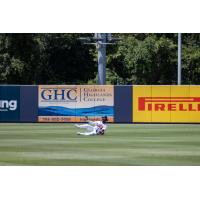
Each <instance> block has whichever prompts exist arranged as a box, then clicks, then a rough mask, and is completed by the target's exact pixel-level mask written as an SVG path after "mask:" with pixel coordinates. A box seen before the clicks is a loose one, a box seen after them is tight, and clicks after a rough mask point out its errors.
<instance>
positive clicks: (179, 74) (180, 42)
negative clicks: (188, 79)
mask: <svg viewBox="0 0 200 200" xmlns="http://www.w3.org/2000/svg"><path fill="white" fill-rule="evenodd" d="M181 36H182V35H181V33H178V85H181V68H182V66H181V53H182V52H181V46H182V41H181V39H182V38H181Z"/></svg>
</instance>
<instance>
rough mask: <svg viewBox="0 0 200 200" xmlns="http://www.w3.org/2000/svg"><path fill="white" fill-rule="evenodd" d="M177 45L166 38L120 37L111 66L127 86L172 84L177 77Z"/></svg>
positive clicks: (111, 58) (112, 56)
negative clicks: (141, 38) (140, 38)
mask: <svg viewBox="0 0 200 200" xmlns="http://www.w3.org/2000/svg"><path fill="white" fill-rule="evenodd" d="M176 48H177V47H176V45H174V44H173V42H172V41H171V40H170V39H168V38H165V37H156V36H155V35H153V36H147V37H145V39H144V40H139V39H137V38H136V37H132V36H128V37H123V39H122V41H121V42H120V43H119V45H118V49H117V52H116V53H115V54H113V55H111V56H110V67H111V69H112V70H113V71H115V72H116V73H117V74H118V76H119V77H121V78H122V79H123V82H124V83H126V84H129V83H131V84H172V83H173V82H175V78H176V68H175V66H176Z"/></svg>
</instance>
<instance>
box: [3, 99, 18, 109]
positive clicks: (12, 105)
mask: <svg viewBox="0 0 200 200" xmlns="http://www.w3.org/2000/svg"><path fill="white" fill-rule="evenodd" d="M16 109H17V101H16V100H10V101H8V100H0V111H14V110H16Z"/></svg>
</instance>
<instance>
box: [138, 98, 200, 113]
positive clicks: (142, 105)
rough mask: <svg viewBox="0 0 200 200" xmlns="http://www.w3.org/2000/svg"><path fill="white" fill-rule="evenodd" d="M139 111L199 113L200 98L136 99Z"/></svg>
mask: <svg viewBox="0 0 200 200" xmlns="http://www.w3.org/2000/svg"><path fill="white" fill-rule="evenodd" d="M138 110H139V111H200V97H138Z"/></svg>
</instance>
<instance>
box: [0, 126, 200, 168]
mask: <svg viewBox="0 0 200 200" xmlns="http://www.w3.org/2000/svg"><path fill="white" fill-rule="evenodd" d="M108 126H109V128H108V130H107V133H106V135H105V136H90V137H84V136H78V135H76V131H77V128H75V127H74V125H73V124H67V123H66V124H16V123H15V124H14V123H13V124H6V123H2V124H0V165H200V126H199V125H189V124H188V125H187V124H183V125H180V124H175V125H172V124H169V125H166V124H164V125H161V124H158V125H156V124H109V125H108Z"/></svg>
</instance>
